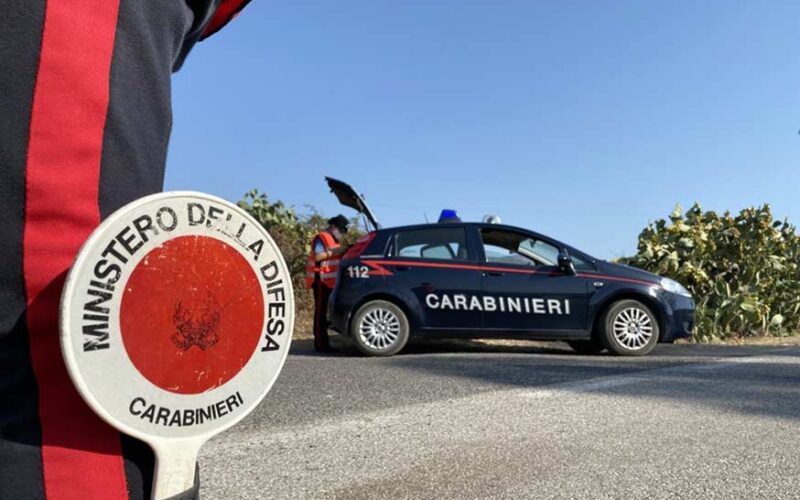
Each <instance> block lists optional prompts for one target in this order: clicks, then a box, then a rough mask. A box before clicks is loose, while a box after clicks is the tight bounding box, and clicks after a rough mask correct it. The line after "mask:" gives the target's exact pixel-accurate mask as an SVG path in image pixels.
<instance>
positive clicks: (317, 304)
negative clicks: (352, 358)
mask: <svg viewBox="0 0 800 500" xmlns="http://www.w3.org/2000/svg"><path fill="white" fill-rule="evenodd" d="M313 290H314V349H315V350H317V351H327V350H329V349H330V348H331V345H330V343H329V341H328V299H330V297H331V289H330V288H328V287H327V286H325V285H323V284H322V283H321V282H320V281H319V278H317V279H316V280H314V286H313Z"/></svg>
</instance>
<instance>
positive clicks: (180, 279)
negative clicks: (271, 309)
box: [120, 236, 264, 394]
mask: <svg viewBox="0 0 800 500" xmlns="http://www.w3.org/2000/svg"><path fill="white" fill-rule="evenodd" d="M263 323H264V302H263V294H262V293H261V286H260V285H259V282H258V277H257V275H256V273H255V272H254V271H253V268H252V267H250V264H248V262H247V260H245V258H244V257H243V256H242V255H241V254H240V253H239V252H238V251H237V250H236V249H234V248H233V247H231V246H230V245H227V244H225V243H224V242H222V241H220V240H218V239H216V238H211V237H208V236H181V237H178V238H174V239H172V240H169V241H167V242H165V243H164V244H162V245H161V246H159V247H158V248H155V249H153V250H151V251H150V252H149V253H148V254H147V255H146V256H145V257H144V259H142V261H141V262H139V264H138V265H137V266H136V268H135V269H134V270H133V272H132V273H131V276H130V278H129V279H128V282H127V284H126V285H125V292H124V293H123V295H122V305H121V306H120V330H121V333H122V341H123V343H124V345H125V350H126V351H127V353H128V357H129V358H130V359H131V361H132V362H133V365H134V366H135V367H136V369H137V370H138V371H139V373H141V374H142V375H143V376H144V377H145V378H146V379H147V380H149V381H150V382H152V383H153V384H155V385H157V386H158V387H160V388H161V389H164V390H166V391H170V392H175V393H178V394H198V393H201V392H205V391H208V390H211V389H214V388H215V387H219V386H221V385H223V384H225V383H226V382H227V381H229V380H230V379H231V378H233V377H234V376H236V374H237V373H239V371H241V369H242V367H244V365H245V364H247V361H248V360H249V359H250V356H252V354H253V352H254V351H255V349H256V346H257V345H258V342H259V339H260V338H261V329H262V327H263Z"/></svg>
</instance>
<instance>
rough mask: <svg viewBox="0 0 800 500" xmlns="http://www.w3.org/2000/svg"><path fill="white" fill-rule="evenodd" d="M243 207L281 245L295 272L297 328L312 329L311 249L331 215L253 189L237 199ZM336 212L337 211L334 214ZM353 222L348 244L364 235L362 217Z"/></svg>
mask: <svg viewBox="0 0 800 500" xmlns="http://www.w3.org/2000/svg"><path fill="white" fill-rule="evenodd" d="M237 204H238V205H239V207H240V208H242V209H244V210H245V211H246V212H247V213H249V214H250V215H252V216H253V218H254V219H255V220H256V221H258V222H259V223H260V224H261V225H262V226H264V228H266V230H267V231H269V234H270V236H272V239H274V240H275V243H276V244H277V245H278V248H280V249H281V253H283V258H284V259H285V260H286V265H287V266H288V267H289V272H290V273H291V274H292V286H293V287H294V297H295V307H296V311H295V312H296V325H295V331H296V332H310V331H311V327H312V323H313V318H314V298H313V296H312V294H311V291H310V290H306V288H305V275H306V260H307V259H308V254H309V252H310V251H311V239H312V238H313V237H314V236H315V235H316V234H317V233H319V232H320V231H322V230H324V229H326V228H327V227H328V224H327V222H328V219H329V218H330V217H331V216H325V215H322V214H320V213H319V212H318V211H317V210H316V209H314V208H312V207H307V210H306V211H305V212H300V213H298V212H297V211H296V210H295V209H294V207H290V206H286V205H285V204H284V203H283V202H281V201H270V200H269V199H268V198H267V195H266V194H265V193H260V192H259V191H258V190H256V189H253V190H251V191H249V192H247V193H246V194H245V195H244V197H243V198H242V199H241V200H240V201H239V202H238V203H237ZM334 215H335V214H334ZM350 222H351V225H350V230H349V231H348V233H347V235H346V238H345V242H344V244H345V245H349V244H351V243H354V242H355V241H356V240H357V239H358V238H359V237H361V235H362V234H363V232H362V231H360V230H359V229H358V219H357V218H352V219H350Z"/></svg>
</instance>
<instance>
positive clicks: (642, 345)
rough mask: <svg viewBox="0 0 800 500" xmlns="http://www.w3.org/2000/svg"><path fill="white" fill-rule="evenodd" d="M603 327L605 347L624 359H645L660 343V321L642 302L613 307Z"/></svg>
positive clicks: (628, 302)
mask: <svg viewBox="0 0 800 500" xmlns="http://www.w3.org/2000/svg"><path fill="white" fill-rule="evenodd" d="M601 328H602V331H601V332H600V333H601V335H600V339H601V340H602V341H603V345H604V346H605V347H606V349H608V351H609V352H611V353H613V354H617V355H620V356H644V355H645V354H647V353H649V352H650V351H652V350H653V348H654V347H655V346H656V344H657V343H658V336H659V328H658V319H657V318H656V316H655V314H653V311H651V310H650V308H649V307H647V306H646V305H644V304H642V303H641V302H639V301H638V300H621V301H619V302H615V303H614V304H612V305H611V307H609V308H608V310H607V311H606V313H605V315H604V317H603V321H602V324H601Z"/></svg>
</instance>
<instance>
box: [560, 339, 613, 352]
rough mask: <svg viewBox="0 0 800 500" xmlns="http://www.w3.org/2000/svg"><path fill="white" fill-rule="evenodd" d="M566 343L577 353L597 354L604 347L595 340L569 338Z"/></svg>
mask: <svg viewBox="0 0 800 500" xmlns="http://www.w3.org/2000/svg"><path fill="white" fill-rule="evenodd" d="M567 344H568V345H569V346H570V347H571V348H572V350H573V351H575V352H577V353H578V354H587V355H588V354H598V353H600V352H602V351H603V349H605V348H606V346H604V345H603V344H602V342H599V341H597V340H594V339H592V340H569V341H567Z"/></svg>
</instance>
